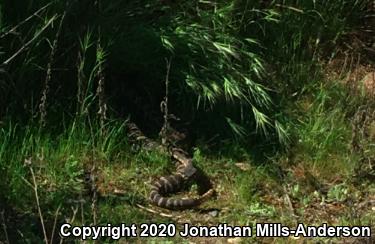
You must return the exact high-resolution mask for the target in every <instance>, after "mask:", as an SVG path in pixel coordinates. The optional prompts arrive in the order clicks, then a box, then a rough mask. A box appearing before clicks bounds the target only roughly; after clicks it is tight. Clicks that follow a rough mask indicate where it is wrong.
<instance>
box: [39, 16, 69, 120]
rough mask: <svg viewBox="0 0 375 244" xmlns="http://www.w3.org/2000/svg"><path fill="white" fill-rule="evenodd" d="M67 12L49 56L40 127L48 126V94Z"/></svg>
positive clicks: (40, 107)
mask: <svg viewBox="0 0 375 244" xmlns="http://www.w3.org/2000/svg"><path fill="white" fill-rule="evenodd" d="M65 14H66V11H64V13H63V15H62V16H61V19H60V24H59V28H58V29H57V32H56V35H55V39H54V40H53V44H52V49H51V53H50V56H49V62H48V64H47V72H46V79H45V81H44V88H43V94H42V97H41V98H40V103H39V112H40V125H41V126H42V127H44V126H45V125H46V115H47V94H48V91H49V83H50V81H51V76H52V64H53V61H54V58H55V53H56V49H57V41H58V39H59V36H60V33H61V28H62V24H63V21H64V18H65Z"/></svg>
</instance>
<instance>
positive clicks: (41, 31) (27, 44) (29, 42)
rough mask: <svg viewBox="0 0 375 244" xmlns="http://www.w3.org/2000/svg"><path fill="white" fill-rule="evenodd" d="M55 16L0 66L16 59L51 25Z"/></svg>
mask: <svg viewBox="0 0 375 244" xmlns="http://www.w3.org/2000/svg"><path fill="white" fill-rule="evenodd" d="M56 16H57V15H54V16H53V17H52V18H51V19H50V20H49V21H48V22H47V24H46V25H45V26H43V28H42V29H41V30H40V31H39V32H38V33H37V34H36V35H35V36H34V37H33V38H31V40H30V41H28V42H27V43H25V44H24V45H23V46H22V47H21V48H20V49H19V50H18V51H17V52H15V53H14V54H13V55H12V56H10V57H9V58H8V59H7V60H5V61H4V62H3V63H2V64H3V65H7V64H9V63H10V62H11V61H12V60H13V59H14V58H15V57H17V56H18V55H19V54H20V53H21V52H23V51H24V50H25V49H26V48H27V47H28V46H29V45H30V44H31V43H33V42H34V41H35V40H36V39H37V38H38V37H39V36H40V35H41V34H42V33H43V32H44V31H45V30H46V29H47V27H48V26H50V25H51V24H52V22H53V21H55V19H56Z"/></svg>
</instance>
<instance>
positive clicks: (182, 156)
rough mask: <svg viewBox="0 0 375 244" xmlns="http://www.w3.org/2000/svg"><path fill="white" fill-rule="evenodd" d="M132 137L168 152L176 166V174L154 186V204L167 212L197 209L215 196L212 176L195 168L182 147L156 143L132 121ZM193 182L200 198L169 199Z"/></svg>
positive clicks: (151, 197) (148, 146) (152, 197)
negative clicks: (170, 210)
mask: <svg viewBox="0 0 375 244" xmlns="http://www.w3.org/2000/svg"><path fill="white" fill-rule="evenodd" d="M127 128H128V137H129V138H130V139H131V140H132V141H133V142H134V143H139V144H142V147H143V148H144V149H146V150H155V149H159V150H164V151H167V152H168V153H169V154H170V155H171V157H172V159H173V160H174V161H175V163H176V166H177V167H176V171H175V172H174V173H172V174H170V175H167V176H162V177H160V178H159V179H158V180H156V181H155V182H154V183H153V184H152V185H151V191H150V195H149V199H150V202H151V203H152V204H153V205H156V206H159V207H162V208H167V209H186V208H192V207H196V206H198V205H199V204H201V203H202V202H203V201H205V200H206V199H208V198H209V197H211V196H212V195H213V194H214V190H213V189H212V184H211V182H210V180H209V179H208V177H207V176H206V175H205V174H204V173H203V172H202V171H201V170H200V169H199V168H196V167H194V166H193V160H192V158H190V157H189V156H188V154H187V153H186V152H185V151H184V150H182V149H181V148H179V147H176V146H173V144H172V146H171V145H170V146H169V147H166V146H163V145H161V144H159V143H157V142H156V141H153V140H151V139H150V138H148V137H146V136H145V135H144V134H143V133H142V131H141V130H140V129H139V128H138V127H137V125H136V124H134V123H132V122H128V124H127ZM192 181H194V182H196V183H197V185H198V193H199V194H200V196H199V197H189V198H176V199H173V198H171V197H169V195H170V194H173V193H176V192H178V191H180V190H182V189H183V188H184V187H185V186H186V185H187V184H188V183H191V182H192Z"/></svg>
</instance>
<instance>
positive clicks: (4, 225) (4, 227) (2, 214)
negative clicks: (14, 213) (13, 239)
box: [1, 210, 10, 244]
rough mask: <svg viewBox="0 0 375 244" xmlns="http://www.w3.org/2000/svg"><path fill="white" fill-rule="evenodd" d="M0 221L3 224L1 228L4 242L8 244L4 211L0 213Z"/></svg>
mask: <svg viewBox="0 0 375 244" xmlns="http://www.w3.org/2000/svg"><path fill="white" fill-rule="evenodd" d="M1 221H2V222H3V223H2V226H3V230H4V235H5V241H6V243H8V244H10V242H9V237H8V232H7V226H6V223H5V218H4V210H3V211H1Z"/></svg>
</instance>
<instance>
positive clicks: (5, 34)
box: [0, 2, 52, 39]
mask: <svg viewBox="0 0 375 244" xmlns="http://www.w3.org/2000/svg"><path fill="white" fill-rule="evenodd" d="M51 4H52V2H50V3H48V4H46V5H44V6H43V7H41V8H40V9H38V10H37V11H35V12H34V13H33V14H32V15H30V16H29V17H27V18H26V19H24V20H23V21H21V22H20V23H18V24H17V25H16V26H14V27H13V28H12V29H10V30H9V31H7V32H5V33H3V34H2V35H1V36H0V39H1V38H3V37H4V36H7V35H9V34H10V33H13V32H14V31H15V30H16V29H17V28H18V27H20V26H21V25H23V24H24V23H26V22H27V21H29V20H30V19H32V18H33V17H34V16H38V14H39V12H41V11H42V10H44V9H45V8H47V7H48V6H49V5H51Z"/></svg>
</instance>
